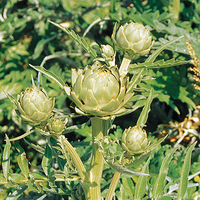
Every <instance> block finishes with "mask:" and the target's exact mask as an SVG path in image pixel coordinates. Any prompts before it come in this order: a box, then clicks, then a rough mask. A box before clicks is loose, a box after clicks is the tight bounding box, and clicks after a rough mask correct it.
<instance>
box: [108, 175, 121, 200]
mask: <svg viewBox="0 0 200 200" xmlns="http://www.w3.org/2000/svg"><path fill="white" fill-rule="evenodd" d="M120 176H121V173H120V172H115V174H114V176H113V178H112V181H111V183H110V186H109V189H108V193H107V195H106V199H105V200H112V198H113V195H114V193H115V189H116V187H117V183H118V182H119V179H120Z"/></svg>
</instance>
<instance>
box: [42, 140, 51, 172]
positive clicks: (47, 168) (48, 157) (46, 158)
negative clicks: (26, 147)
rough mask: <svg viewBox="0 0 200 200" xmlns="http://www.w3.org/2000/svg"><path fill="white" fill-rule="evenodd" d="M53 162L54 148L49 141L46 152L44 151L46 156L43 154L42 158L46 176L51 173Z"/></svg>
mask: <svg viewBox="0 0 200 200" xmlns="http://www.w3.org/2000/svg"><path fill="white" fill-rule="evenodd" d="M51 163H52V150H51V148H50V147H49V144H48V143H47V144H46V149H45V153H44V156H43V159H42V168H43V170H44V173H45V174H46V176H48V175H49V173H50V170H51Z"/></svg>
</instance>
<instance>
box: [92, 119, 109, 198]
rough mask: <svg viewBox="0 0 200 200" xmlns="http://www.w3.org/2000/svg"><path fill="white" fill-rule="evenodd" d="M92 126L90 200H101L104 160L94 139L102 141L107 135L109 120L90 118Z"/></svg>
mask: <svg viewBox="0 0 200 200" xmlns="http://www.w3.org/2000/svg"><path fill="white" fill-rule="evenodd" d="M91 124H92V161H91V169H90V183H91V186H90V200H101V177H102V171H103V165H104V158H103V155H102V153H101V152H99V149H98V148H99V146H98V144H97V143H95V138H96V139H102V138H103V137H104V136H106V135H107V132H108V128H109V120H103V119H100V118H97V117H93V118H91Z"/></svg>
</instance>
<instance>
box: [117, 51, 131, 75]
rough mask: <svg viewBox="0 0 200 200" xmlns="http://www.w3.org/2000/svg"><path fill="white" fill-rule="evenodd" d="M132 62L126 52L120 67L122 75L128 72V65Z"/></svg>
mask: <svg viewBox="0 0 200 200" xmlns="http://www.w3.org/2000/svg"><path fill="white" fill-rule="evenodd" d="M130 62H131V59H130V58H129V57H128V56H127V55H126V54H125V55H124V58H123V60H122V63H121V65H120V68H119V74H120V75H121V76H123V75H124V76H126V74H127V73H128V66H129V64H130Z"/></svg>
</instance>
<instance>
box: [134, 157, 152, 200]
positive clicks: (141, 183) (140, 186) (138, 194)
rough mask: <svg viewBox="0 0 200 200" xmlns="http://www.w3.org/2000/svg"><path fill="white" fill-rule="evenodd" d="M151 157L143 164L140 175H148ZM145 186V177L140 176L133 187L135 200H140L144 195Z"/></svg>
mask: <svg viewBox="0 0 200 200" xmlns="http://www.w3.org/2000/svg"><path fill="white" fill-rule="evenodd" d="M150 159H151V157H149V159H148V160H147V162H146V163H145V165H144V167H143V169H142V173H145V174H148V173H149V162H150ZM146 185H147V176H140V177H139V180H138V182H137V184H136V187H135V198H134V199H135V200H140V199H142V197H143V196H144V194H145V191H146Z"/></svg>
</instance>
